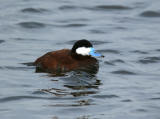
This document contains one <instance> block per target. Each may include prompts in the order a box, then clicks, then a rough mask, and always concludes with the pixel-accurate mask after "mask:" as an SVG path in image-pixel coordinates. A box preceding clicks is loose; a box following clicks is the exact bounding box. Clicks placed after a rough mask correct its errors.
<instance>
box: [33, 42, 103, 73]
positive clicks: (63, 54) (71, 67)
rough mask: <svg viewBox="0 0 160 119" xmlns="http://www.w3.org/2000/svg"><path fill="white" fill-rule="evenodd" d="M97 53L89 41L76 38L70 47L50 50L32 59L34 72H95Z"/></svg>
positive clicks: (96, 69)
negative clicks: (34, 67)
mask: <svg viewBox="0 0 160 119" xmlns="http://www.w3.org/2000/svg"><path fill="white" fill-rule="evenodd" d="M96 57H103V55H101V54H100V53H97V52H96V51H95V49H94V48H93V45H92V44H91V42H90V41H88V40H86V39H82V40H78V41H76V42H75V43H74V45H73V47H72V48H71V49H61V50H57V51H51V52H48V53H46V54H44V55H43V56H41V57H39V58H37V59H36V60H35V61H34V65H35V66H36V72H48V73H62V72H63V73H64V72H69V71H75V70H85V71H93V72H97V71H98V69H99V63H98V60H97V59H96Z"/></svg>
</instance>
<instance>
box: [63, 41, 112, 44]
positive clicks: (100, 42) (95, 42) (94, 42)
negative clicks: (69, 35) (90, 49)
mask: <svg viewBox="0 0 160 119" xmlns="http://www.w3.org/2000/svg"><path fill="white" fill-rule="evenodd" d="M76 41H77V40H71V41H67V42H66V44H69V45H73V44H74V43H75V42H76ZM89 41H90V42H91V43H92V44H93V45H101V44H104V43H109V42H106V41H98V40H89Z"/></svg>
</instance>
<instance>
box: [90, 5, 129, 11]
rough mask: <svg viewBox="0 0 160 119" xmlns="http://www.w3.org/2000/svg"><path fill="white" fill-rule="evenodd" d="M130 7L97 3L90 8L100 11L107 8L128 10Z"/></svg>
mask: <svg viewBox="0 0 160 119" xmlns="http://www.w3.org/2000/svg"><path fill="white" fill-rule="evenodd" d="M130 9H132V8H130V7H128V6H122V5H98V6H95V7H93V8H90V10H102V11H108V10H130Z"/></svg>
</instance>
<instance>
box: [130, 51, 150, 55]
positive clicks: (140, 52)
mask: <svg viewBox="0 0 160 119" xmlns="http://www.w3.org/2000/svg"><path fill="white" fill-rule="evenodd" d="M131 52H133V53H139V54H148V52H145V51H140V50H134V51H131Z"/></svg>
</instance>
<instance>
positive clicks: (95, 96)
mask: <svg viewBox="0 0 160 119" xmlns="http://www.w3.org/2000/svg"><path fill="white" fill-rule="evenodd" d="M92 97H94V98H100V99H106V98H119V96H117V95H113V94H112V95H94V96H92Z"/></svg>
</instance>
